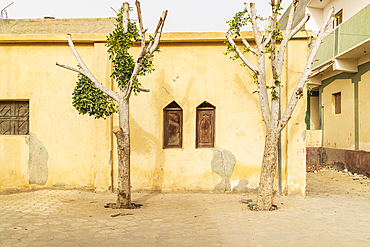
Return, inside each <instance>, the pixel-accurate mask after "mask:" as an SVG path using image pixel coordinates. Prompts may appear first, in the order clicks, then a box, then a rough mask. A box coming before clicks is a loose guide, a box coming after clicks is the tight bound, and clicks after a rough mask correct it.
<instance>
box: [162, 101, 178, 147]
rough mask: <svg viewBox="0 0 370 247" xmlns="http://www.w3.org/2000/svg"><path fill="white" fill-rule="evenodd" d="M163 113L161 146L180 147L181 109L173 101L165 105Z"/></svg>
mask: <svg viewBox="0 0 370 247" xmlns="http://www.w3.org/2000/svg"><path fill="white" fill-rule="evenodd" d="M163 115H164V117H163V118H164V125H163V126H164V131H163V133H164V144H163V148H182V109H181V107H180V106H179V105H178V104H177V103H176V102H175V101H173V102H172V103H171V104H169V105H168V106H166V107H165V108H164V111H163Z"/></svg>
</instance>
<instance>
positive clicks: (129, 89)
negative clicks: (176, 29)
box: [123, 0, 167, 99]
mask: <svg viewBox="0 0 370 247" xmlns="http://www.w3.org/2000/svg"><path fill="white" fill-rule="evenodd" d="M136 7H137V8H138V9H137V13H138V19H139V27H140V33H141V50H140V53H139V55H138V57H137V60H136V63H135V67H134V70H133V72H132V75H131V78H130V80H129V82H128V87H127V89H126V90H125V93H124V96H123V97H124V98H125V99H127V98H129V97H130V96H131V92H132V89H133V88H132V85H133V83H134V81H135V80H136V78H137V77H138V75H139V73H140V69H141V68H140V67H141V64H142V60H143V58H144V57H145V56H146V55H147V56H148V57H152V56H153V53H154V51H155V50H156V49H157V47H158V44H159V40H160V38H161V34H162V30H163V25H164V21H165V19H166V16H167V10H166V11H163V13H162V17H161V19H160V21H159V25H158V26H157V30H156V32H155V33H156V34H155V37H154V39H155V40H154V43H152V45H151V48H150V50H149V54H148V49H147V48H145V30H144V27H143V26H144V25H143V23H142V17H141V10H140V3H139V1H137V0H136Z"/></svg>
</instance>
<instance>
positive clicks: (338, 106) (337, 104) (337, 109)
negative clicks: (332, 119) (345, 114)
mask: <svg viewBox="0 0 370 247" xmlns="http://www.w3.org/2000/svg"><path fill="white" fill-rule="evenodd" d="M341 98H342V97H341V93H336V94H334V105H335V106H334V107H335V114H340V113H341V112H342V105H341V100H342V99H341Z"/></svg>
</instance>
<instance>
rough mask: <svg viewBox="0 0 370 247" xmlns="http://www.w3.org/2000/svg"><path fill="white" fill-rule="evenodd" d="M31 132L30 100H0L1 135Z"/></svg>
mask: <svg viewBox="0 0 370 247" xmlns="http://www.w3.org/2000/svg"><path fill="white" fill-rule="evenodd" d="M28 134H29V102H28V101H0V135H28Z"/></svg>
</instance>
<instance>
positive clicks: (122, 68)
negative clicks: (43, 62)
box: [57, 1, 167, 208]
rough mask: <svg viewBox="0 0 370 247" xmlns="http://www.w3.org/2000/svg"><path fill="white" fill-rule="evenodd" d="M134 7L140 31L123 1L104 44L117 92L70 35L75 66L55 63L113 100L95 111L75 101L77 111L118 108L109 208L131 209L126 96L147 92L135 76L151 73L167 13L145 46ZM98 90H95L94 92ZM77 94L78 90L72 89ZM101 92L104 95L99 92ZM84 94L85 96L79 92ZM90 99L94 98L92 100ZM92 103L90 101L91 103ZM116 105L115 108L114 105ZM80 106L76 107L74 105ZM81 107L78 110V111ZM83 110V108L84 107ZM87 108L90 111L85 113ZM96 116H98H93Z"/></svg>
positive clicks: (127, 5) (101, 115) (110, 110)
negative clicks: (136, 45) (136, 47)
mask: <svg viewBox="0 0 370 247" xmlns="http://www.w3.org/2000/svg"><path fill="white" fill-rule="evenodd" d="M136 8H137V13H138V22H139V23H138V24H139V30H140V33H139V32H138V31H137V28H136V25H135V24H133V23H131V21H130V19H129V4H128V3H127V2H126V3H124V4H123V7H122V9H121V11H120V13H121V15H119V17H120V18H118V19H117V20H119V23H118V24H117V25H116V29H115V31H114V32H113V33H112V34H110V36H108V41H107V46H108V47H109V48H108V51H109V52H111V55H110V58H111V59H112V60H113V66H114V71H113V73H112V77H113V78H114V79H115V80H116V81H117V83H118V86H119V90H120V92H119V94H117V93H115V92H114V91H112V90H110V89H108V88H106V87H105V86H104V85H103V84H101V83H100V82H99V81H98V80H97V79H96V78H95V77H94V75H93V74H92V73H91V72H90V70H89V69H88V67H87V66H86V65H85V63H84V62H83V60H82V59H81V57H80V55H79V54H78V52H77V50H76V48H75V46H74V44H73V41H72V37H71V35H70V34H68V35H67V38H68V44H69V46H70V48H71V50H72V52H73V55H74V56H75V58H76V60H77V61H78V64H79V67H78V68H74V67H70V66H67V65H63V64H59V63H57V65H58V66H60V67H62V68H65V69H69V70H71V71H74V72H77V73H79V82H81V83H82V84H83V85H82V86H81V87H83V88H85V87H86V85H88V83H91V90H93V91H94V90H95V91H94V92H95V95H97V97H98V96H99V97H100V98H103V99H104V97H106V96H108V97H107V98H108V100H111V101H113V103H110V102H108V103H106V102H107V101H105V104H103V105H101V104H100V105H94V107H95V108H97V110H96V111H95V110H94V112H91V111H90V110H86V109H85V108H84V106H80V104H82V103H81V102H79V101H77V103H76V106H77V107H76V106H75V107H76V108H77V109H78V110H79V112H80V113H83V114H85V113H89V114H90V115H95V116H96V117H104V118H105V117H106V116H109V115H111V114H112V113H114V112H116V111H118V114H119V126H115V127H114V128H113V133H114V134H115V136H116V138H117V149H118V187H117V203H116V204H111V206H112V207H113V208H134V207H135V205H134V204H133V203H131V181H130V125H129V108H130V107H129V106H130V104H129V103H130V96H131V94H132V92H133V91H134V92H136V93H137V92H149V90H148V89H144V88H142V87H141V85H140V83H139V82H138V76H140V75H145V74H146V73H148V72H151V71H152V70H153V69H152V65H153V61H152V58H153V56H154V52H155V51H158V44H159V41H160V38H161V34H162V29H163V25H164V22H165V19H166V16H167V11H164V12H163V13H162V16H161V17H160V20H159V23H158V25H157V28H156V30H155V32H154V34H153V36H151V37H150V41H149V43H148V45H146V43H145V33H146V31H147V29H145V30H144V25H143V19H142V15H141V9H140V3H139V1H136ZM133 41H138V42H140V46H141V49H140V52H139V55H138V56H137V58H136V60H134V59H133V58H132V56H131V55H130V54H129V53H128V48H130V47H132V46H133ZM96 90H98V91H96ZM75 93H78V90H77V91H76V90H75ZM101 93H104V95H103V96H102V95H100V94H101ZM82 96H85V95H82ZM92 100H94V99H92ZM92 104H94V103H92ZM116 104H117V105H118V107H117V108H118V109H117V108H115V105H116ZM78 107H80V108H78ZM101 108H103V114H96V112H98V111H99V110H100V109H101ZM81 109H82V110H81ZM84 109H85V110H84ZM89 111H90V112H89ZM97 115H98V116H97Z"/></svg>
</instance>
